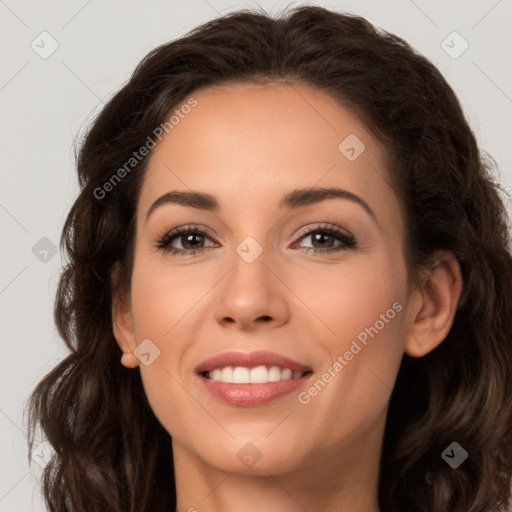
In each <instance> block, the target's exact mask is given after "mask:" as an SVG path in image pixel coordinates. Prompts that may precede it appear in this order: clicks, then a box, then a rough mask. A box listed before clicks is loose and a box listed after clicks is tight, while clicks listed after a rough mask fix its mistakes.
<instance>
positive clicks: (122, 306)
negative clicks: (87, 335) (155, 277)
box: [112, 269, 139, 368]
mask: <svg viewBox="0 0 512 512" xmlns="http://www.w3.org/2000/svg"><path fill="white" fill-rule="evenodd" d="M116 271H117V269H115V270H114V271H113V275H114V277H115V276H116V274H115V272H116ZM112 282H114V283H115V282H116V281H115V280H113V281H112ZM113 290H114V291H113V293H112V330H113V332H114V337H115V339H116V341H117V344H118V345H119V348H120V349H121V350H122V351H123V355H122V356H121V364H122V365H123V366H126V368H136V367H137V366H138V365H139V361H138V359H137V357H136V356H135V354H134V352H133V351H134V350H135V348H136V342H135V334H134V329H133V320H132V315H131V307H130V300H129V297H128V294H122V293H121V292H120V291H119V289H118V288H117V287H116V286H114V287H113Z"/></svg>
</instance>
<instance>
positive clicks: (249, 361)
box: [196, 350, 312, 373]
mask: <svg viewBox="0 0 512 512" xmlns="http://www.w3.org/2000/svg"><path fill="white" fill-rule="evenodd" d="M225 366H244V367H246V368H254V367H256V366H279V367H281V368H289V369H290V370H293V371H297V372H308V371H312V369H311V368H310V367H309V366H305V365H303V364H301V363H298V362H297V361H294V360H293V359H290V358H288V357H285V356H282V355H280V354H275V353H274V352H266V351H264V350H260V351H256V352H223V353H222V354H218V355H216V356H214V357H211V358H210V359H207V360H206V361H203V362H202V363H201V364H200V365H199V366H197V367H196V372H197V373H202V372H207V371H211V370H213V369H215V368H223V367H225Z"/></svg>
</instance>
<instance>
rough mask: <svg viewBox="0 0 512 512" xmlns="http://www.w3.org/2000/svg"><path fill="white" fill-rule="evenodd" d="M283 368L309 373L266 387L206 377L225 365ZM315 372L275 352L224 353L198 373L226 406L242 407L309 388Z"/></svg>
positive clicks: (198, 367) (199, 369)
mask: <svg viewBox="0 0 512 512" xmlns="http://www.w3.org/2000/svg"><path fill="white" fill-rule="evenodd" d="M262 365H264V366H279V367H281V368H289V369H290V370H293V371H299V372H308V373H306V374H305V375H303V376H302V377H300V378H298V379H291V380H282V381H277V382H267V383H265V384H236V383H227V382H218V381H214V380H211V379H208V378H206V376H205V375H204V373H205V372H207V371H210V370H213V369H214V368H222V367H225V366H233V367H235V366H244V367H246V368H254V367H256V366H262ZM312 372H313V371H312V369H311V368H310V367H308V366H305V365H303V364H301V363H299V362H297V361H294V360H293V359H290V358H288V357H285V356H282V355H279V354H275V353H273V352H265V351H257V352H250V353H246V352H224V353H223V354H219V355H217V356H214V357H212V358H210V359H207V360H206V361H204V362H202V363H201V364H200V365H199V366H197V368H196V373H197V374H198V377H199V379H200V380H201V382H202V383H203V385H204V387H205V388H206V389H207V391H209V393H210V394H211V395H212V396H213V397H215V398H216V399H218V400H220V401H221V402H223V403H227V404H229V405H234V406H238V407H255V406H258V405H263V404H266V403H268V402H271V401H273V400H276V399H278V398H280V397H282V396H284V395H288V394H289V393H292V392H293V391H296V390H297V389H298V388H300V387H302V386H304V385H305V383H306V381H307V380H309V378H310V377H311V375H312Z"/></svg>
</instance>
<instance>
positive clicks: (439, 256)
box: [405, 251, 462, 357]
mask: <svg viewBox="0 0 512 512" xmlns="http://www.w3.org/2000/svg"><path fill="white" fill-rule="evenodd" d="M461 291H462V274H461V271H460V265H459V262H458V261H457V259H456V258H455V256H454V255H453V254H452V253H451V252H449V251H441V252H438V253H436V257H435V259H433V263H432V264H431V265H430V266H429V267H427V268H426V269H425V272H424V273H423V276H422V278H421V285H420V286H419V287H418V288H417V289H416V290H414V292H413V297H412V299H413V300H412V301H411V304H412V307H411V309H410V315H411V319H410V322H409V327H408V331H407V335H406V340H405V352H406V354H408V355H409V356H411V357H423V356H424V355H425V354H427V353H428V352H430V351H431V350H433V349H435V348H436V347H437V346H438V345H439V344H440V343H441V342H442V341H443V340H444V339H445V338H446V336H447V335H448V332H449V331H450V329H451V327H452V324H453V320H454V318H455V313H456V311H457V304H458V301H459V297H460V294H461Z"/></svg>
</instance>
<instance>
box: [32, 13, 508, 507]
mask: <svg viewBox="0 0 512 512" xmlns="http://www.w3.org/2000/svg"><path fill="white" fill-rule="evenodd" d="M273 80H288V81H290V82H296V83H299V82H300V83H303V84H305V85H309V86H311V87H314V88H317V89H320V90H322V91H325V92H328V93H329V94H331V95H332V96H333V97H335V98H337V99H339V101H340V102H343V104H344V105H345V106H348V108H351V109H352V110H353V111H354V112H355V113H356V114H357V115H358V116H360V117H361V119H363V120H364V121H365V122H366V124H367V126H368V127H369V129H370V130H372V132H373V133H374V134H375V135H376V137H378V138H379V139H380V140H381V141H383V142H385V144H386V147H387V149H388V154H389V161H388V162H387V164H388V165H387V167H388V169H389V173H390V176H391V179H392V182H393V186H394V187H395V189H396V192H397V195H398V197H399V199H400V200H401V201H402V202H403V205H404V207H405V211H406V219H405V221H406V233H405V234H406V240H407V250H406V252H407V254H406V261H407V266H408V272H409V276H410V278H411V279H414V277H415V276H416V275H417V272H418V270H419V269H420V268H421V266H422V265H424V264H425V263H426V262H427V261H428V260H429V258H430V257H431V256H432V254H433V253H434V251H436V250H438V249H444V250H449V251H452V252H453V254H454V255H455V256H456V257H457V259H458V261H459V263H460V266H461V270H462V276H463V280H464V287H463V292H462V296H461V299H460V301H459V306H458V310H457V313H456V316H455V320H454V323H453V326H452V329H451V331H450V333H449V335H448V336H447V337H446V339H445V340H444V341H443V343H441V344H440V346H439V347H438V348H436V349H435V350H433V351H432V352H431V353H429V354H428V355H426V356H425V357H422V358H418V359H413V358H411V357H408V356H407V355H404V357H403V361H402V365H401V368H400V372H399V375H398V378H397V380H396V384H395V387H394V390H393V394H392V397H391V403H390V407H389V412H388V418H387V424H386V432H385V435H384V444H383V453H382V458H381V467H380V484H379V502H380V507H381V510H382V511H383V512H387V511H389V512H400V511H403V512H413V511H418V512H427V511H428V512H432V511H436V512H448V511H449V512H456V511H463V512H484V511H498V510H502V508H504V507H506V505H507V503H508V502H509V501H510V497H511V496H510V494H511V493H510V485H511V477H512V257H511V253H510V238H509V237H510V235H509V232H508V224H507V222H508V221H507V216H506V211H505V208H504V206H503V202H502V200H501V198H500V195H499V190H498V189H499V185H498V184H497V183H496V182H495V181H494V179H493V177H492V166H493V162H492V160H491V159H490V158H488V157H486V155H485V154H484V153H482V152H480V151H479V149H478V147H477V143H476V140H475V136H474V134H473V133H472V131H471V129H470V127H469V126H468V123H467V121H466V119H465V117H464V114H463V111H462V109H461V107H460V104H459V102H458V100H457V98H456V96H455V94H454V92H453V91H452V89H451V88H450V87H449V85H448V84H447V82H446V81H445V80H444V78H443V77H442V75H441V74H440V73H439V71H438V70H437V69H436V68H435V67H434V66H433V65H432V64H431V63H430V62H429V61H428V60H427V59H426V58H425V57H423V56H421V55H420V54H418V53H417V52H416V51H415V50H413V49H412V48H411V47H410V46H409V45H408V44H407V43H406V42H405V41H403V40H402V39H400V38H399V37H397V36H395V35H392V34H389V33H387V32H385V31H382V30H380V29H377V28H375V27H374V26H373V25H371V24H370V23H369V22H368V21H366V20H365V19H363V18H361V17H358V16H355V15H344V14H340V13H336V12H332V11H329V10H326V9H324V8H321V7H314V6H302V7H299V8H296V9H294V10H292V11H291V12H289V13H286V14H283V15H282V16H280V17H275V18H272V17H270V16H268V15H267V13H265V12H264V11H262V10H261V9H260V10H244V11H238V12H235V13H231V14H228V15H226V16H223V17H221V18H218V19H215V20H213V21H210V22H208V23H205V24H203V25H202V26H200V27H198V28H196V29H195V30H193V31H192V32H190V33H189V34H187V35H186V36H184V37H182V38H180V39H178V40H176V41H173V42H170V43H168V44H164V45H162V46H160V47H158V48H156V49H155V50H153V51H152V52H150V53H149V54H148V55H147V56H146V57H145V58H144V59H143V61H142V62H141V63H140V64H139V65H138V66H137V68H136V69H135V71H134V72H133V74H132V76H131V78H130V80H129V81H128V82H127V83H126V85H124V86H123V87H122V89H121V90H120V91H119V92H117V94H115V96H113V98H112V99H111V100H110V101H109V102H108V103H107V104H106V106H105V107H104V108H103V110H102V111H101V113H100V114H99V115H98V116H97V118H96V119H95V121H94V123H93V124H92V126H90V128H89V129H88V131H87V133H86V135H85V137H84V138H83V140H82V141H81V145H80V148H79V153H78V158H77V170H78V178H79V183H80V189H81V192H80V194H79V196H78V198H77V199H76V201H75V203H74V204H73V206H72V208H71V211H70V212H69V215H68V217H67V219H66V222H65V225H64V227H63V231H62V237H61V249H62V250H65V251H66V253H67V255H68V262H67V263H66V265H65V267H64V269H63V271H62V275H61V277H60V282H59V287H58V292H57V296H56V300H55V310H54V318H55V322H56V325H57V327H58V331H59V333H60V336H61V337H62V339H63V340H64V342H65V343H66V345H67V347H68V348H69V351H70V354H69V356H67V357H66V358H65V359H64V360H63V361H62V362H61V363H60V364H58V366H56V368H54V369H53V370H52V371H51V372H49V373H48V374H47V375H46V376H45V377H44V378H43V379H42V380H41V382H40V383H39V384H38V386H37V387H36V389H35V390H34V391H33V394H32V396H31V397H30V403H29V406H28V411H29V432H30V443H29V452H31V451H32V444H33V436H34V433H35V430H36V428H37V425H38V424H39V425H40V427H41V428H42V431H43V432H44V435H45V436H46V438H47V439H48V441H49V442H50V443H51V445H52V446H53V447H54V449H55V455H54V457H53V458H52V460H51V461H50V463H49V464H48V466H47V467H46V469H45V472H44V478H43V482H42V488H43V491H44V497H45V500H46V503H47V505H48V508H49V510H50V511H52V512H53V511H55V512H57V511H59V512H61V511H66V512H69V511H88V512H89V511H91V510H94V511H101V510H105V511H106V510H108V511H110V512H128V511H129V512H141V511H151V512H155V511H159V510H162V511H164V510H165V511H168V510H172V509H173V507H174V506H175V504H176V495H175V488H174V487H173V485H172V483H173V482H174V474H173V455H172V448H171V438H170V435H169V434H168V432H166V431H165V429H164V428H163V427H162V425H161V424H160V423H159V421H158V420H157V419H156V417H155V415H154V414H153V412H152V410H151V408H150V406H149V404H148V401H147V398H146V396H145V393H144V390H143V387H142V382H141V377H140V372H139V371H138V370H135V371H133V370H128V369H126V368H125V367H123V366H122V365H121V364H120V356H121V351H120V349H119V347H118V345H117V343H116V340H115V338H114V335H113V331H112V318H111V299H112V294H113V293H114V291H115V289H116V287H129V285H130V276H131V271H132V267H133V250H134V219H135V215H134V214H135V211H136V205H137V198H138V193H139V191H140V187H141V183H142V180H143V178H144V173H145V169H146V167H147V162H148V158H149V155H148V156H145V157H144V158H142V159H141V161H140V162H139V163H138V164H137V165H136V166H134V168H133V169H131V170H130V172H126V173H125V175H123V177H122V180H120V181H119V182H117V181H116V182H114V181H111V183H112V186H111V187H108V193H105V194H104V197H101V196H100V194H99V193H98V190H100V189H101V190H103V191H105V190H106V188H105V187H104V184H105V183H106V182H107V181H108V180H111V179H112V176H113V175H114V174H115V173H116V172H117V171H118V169H120V168H121V167H122V166H123V164H125V163H126V162H127V161H129V159H130V157H131V156H132V155H133V152H134V151H137V150H138V149H139V148H140V147H141V146H143V145H144V144H146V142H147V140H148V137H151V136H152V134H153V133H154V131H155V129H156V128H157V127H158V126H160V125H161V124H162V123H165V121H166V119H167V118H168V115H169V113H170V112H171V110H172V109H173V108H176V106H177V105H179V104H180V103H181V102H183V101H184V100H185V99H186V98H187V97H188V96H189V95H191V94H192V93H193V92H194V91H196V90H198V89H199V88H202V87H208V86H211V85H216V84H223V83H229V82H254V81H260V82H265V81H273ZM150 154H151V153H150ZM118 175H119V173H118ZM102 195H103V193H102ZM115 265H119V266H120V269H121V280H120V281H119V282H117V283H114V282H112V279H111V273H112V269H113V268H114V266H115ZM454 441H455V442H457V443H458V444H459V445H460V446H461V447H463V448H464V449H465V450H466V451H467V453H468V458H467V460H465V461H464V463H463V464H462V465H460V466H459V467H458V468H457V469H453V468H451V467H450V466H449V465H448V464H447V463H446V462H445V460H443V458H442V457H441V454H442V452H443V450H445V449H446V448H447V447H448V446H449V445H450V444H451V443H452V442H454ZM29 456H30V453H29Z"/></svg>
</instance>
